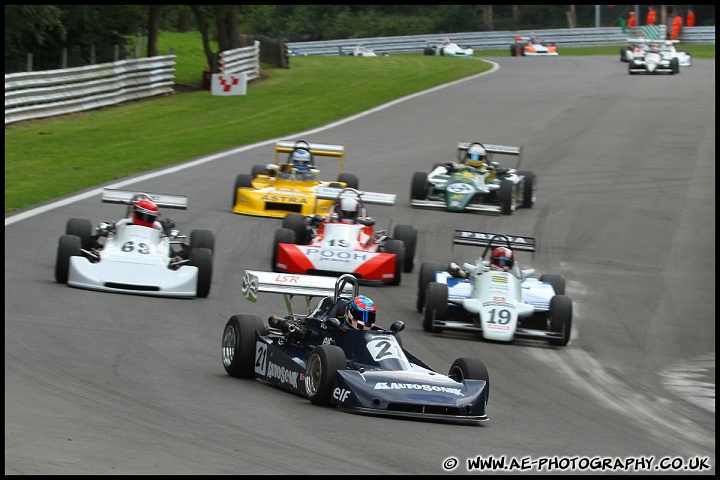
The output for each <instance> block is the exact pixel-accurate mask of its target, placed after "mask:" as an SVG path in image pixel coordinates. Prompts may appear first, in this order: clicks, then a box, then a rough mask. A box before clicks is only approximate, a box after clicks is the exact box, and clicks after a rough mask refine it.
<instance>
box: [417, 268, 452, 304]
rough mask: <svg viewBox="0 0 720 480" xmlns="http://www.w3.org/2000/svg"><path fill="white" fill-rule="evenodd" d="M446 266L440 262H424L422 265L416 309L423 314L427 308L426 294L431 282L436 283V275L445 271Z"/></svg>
mask: <svg viewBox="0 0 720 480" xmlns="http://www.w3.org/2000/svg"><path fill="white" fill-rule="evenodd" d="M444 270H445V265H443V264H442V263H440V262H423V263H422V264H421V265H420V275H418V289H417V300H416V301H415V309H416V310H417V311H418V312H420V313H422V311H423V307H424V306H425V294H426V293H427V287H428V285H429V284H430V282H434V281H435V273H436V272H440V271H444Z"/></svg>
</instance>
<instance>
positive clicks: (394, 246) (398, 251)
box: [385, 239, 405, 285]
mask: <svg viewBox="0 0 720 480" xmlns="http://www.w3.org/2000/svg"><path fill="white" fill-rule="evenodd" d="M385 252H386V253H393V254H395V278H393V279H392V280H390V281H389V282H387V284H388V285H400V282H401V281H402V273H403V266H404V265H405V244H404V243H403V242H402V241H401V240H395V239H392V240H388V241H387V242H385Z"/></svg>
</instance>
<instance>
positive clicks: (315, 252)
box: [272, 187, 417, 285]
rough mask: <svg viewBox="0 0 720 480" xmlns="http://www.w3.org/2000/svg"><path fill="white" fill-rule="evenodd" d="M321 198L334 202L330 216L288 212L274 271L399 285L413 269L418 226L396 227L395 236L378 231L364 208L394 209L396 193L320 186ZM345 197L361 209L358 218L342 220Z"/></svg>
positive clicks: (275, 244)
mask: <svg viewBox="0 0 720 480" xmlns="http://www.w3.org/2000/svg"><path fill="white" fill-rule="evenodd" d="M317 197H318V199H334V200H335V205H334V206H333V208H332V209H331V211H330V212H329V213H328V214H327V215H326V216H324V217H323V216H321V215H316V214H313V215H302V214H294V213H291V214H288V215H287V216H286V217H285V218H284V219H283V224H282V228H280V229H278V230H277V231H276V232H275V238H274V241H273V246H272V248H273V251H272V270H273V271H275V272H287V273H298V274H316V275H324V276H336V277H337V276H340V275H342V274H345V273H349V274H352V275H353V276H355V277H356V278H358V279H359V280H361V281H364V282H381V283H385V284H388V285H399V284H400V281H401V279H402V274H403V272H412V270H413V268H414V257H415V245H416V243H417V228H416V227H414V226H411V225H397V226H395V228H394V230H393V235H392V236H390V235H388V232H389V231H390V228H388V229H387V230H378V229H376V228H375V220H374V219H373V218H370V217H368V216H367V213H366V210H365V204H370V203H372V204H378V205H393V204H394V203H395V197H396V196H395V195H391V194H384V193H373V192H360V191H358V190H355V189H353V188H345V189H340V188H329V187H319V188H318V190H317ZM344 199H347V200H349V201H350V202H352V203H353V205H355V206H356V208H357V210H356V212H357V216H356V217H355V218H354V219H348V218H347V217H345V218H344V219H343V215H342V211H344V210H342V211H341V204H342V202H343V200H344Z"/></svg>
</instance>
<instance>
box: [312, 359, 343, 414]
mask: <svg viewBox="0 0 720 480" xmlns="http://www.w3.org/2000/svg"><path fill="white" fill-rule="evenodd" d="M346 368H347V360H346V359H345V352H344V351H343V349H342V348H340V347H338V346H336V345H320V346H318V347H317V348H315V349H314V350H313V351H312V353H311V354H310V358H308V362H307V367H306V369H305V394H306V395H307V397H308V400H310V403H312V404H313V405H318V406H321V407H327V406H329V405H330V400H331V399H332V390H333V387H334V386H335V374H336V373H337V372H338V370H345V369H346Z"/></svg>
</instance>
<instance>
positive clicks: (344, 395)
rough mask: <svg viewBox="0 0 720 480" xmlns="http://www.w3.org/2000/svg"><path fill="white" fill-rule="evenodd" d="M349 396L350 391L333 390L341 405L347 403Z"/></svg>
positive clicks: (334, 396)
mask: <svg viewBox="0 0 720 480" xmlns="http://www.w3.org/2000/svg"><path fill="white" fill-rule="evenodd" d="M349 396H350V390H345V389H344V388H336V389H335V390H333V398H334V399H335V400H338V401H340V402H341V403H343V402H345V400H347V398H348V397H349Z"/></svg>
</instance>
